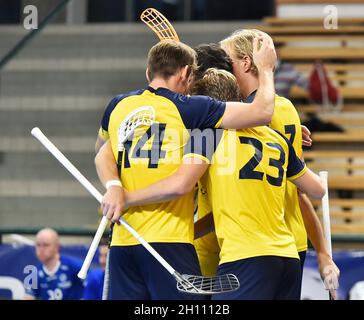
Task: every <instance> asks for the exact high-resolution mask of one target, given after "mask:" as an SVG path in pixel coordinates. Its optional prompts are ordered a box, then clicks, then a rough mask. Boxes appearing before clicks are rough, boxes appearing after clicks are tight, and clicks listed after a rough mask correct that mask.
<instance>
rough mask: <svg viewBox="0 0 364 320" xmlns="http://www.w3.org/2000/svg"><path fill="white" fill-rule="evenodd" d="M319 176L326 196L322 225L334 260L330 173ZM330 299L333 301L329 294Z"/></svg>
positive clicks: (324, 172)
mask: <svg viewBox="0 0 364 320" xmlns="http://www.w3.org/2000/svg"><path fill="white" fill-rule="evenodd" d="M319 176H320V178H321V179H322V182H323V184H324V188H325V195H324V196H323V197H322V200H321V202H322V223H323V227H324V236H325V240H326V246H327V249H328V250H329V254H330V257H331V258H332V244H331V221H330V204H329V188H328V172H327V171H320V172H319ZM329 299H330V300H333V297H332V296H331V293H330V292H329Z"/></svg>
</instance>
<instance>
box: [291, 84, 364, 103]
mask: <svg viewBox="0 0 364 320" xmlns="http://www.w3.org/2000/svg"><path fill="white" fill-rule="evenodd" d="M338 87H339V90H340V93H341V95H342V96H343V98H344V100H345V99H364V89H363V87H359V86H358V87H347V86H345V85H340V86H338ZM290 97H291V98H292V99H302V98H305V99H308V97H309V96H308V93H307V91H306V90H304V89H302V88H300V87H297V86H294V87H292V90H291V92H290Z"/></svg>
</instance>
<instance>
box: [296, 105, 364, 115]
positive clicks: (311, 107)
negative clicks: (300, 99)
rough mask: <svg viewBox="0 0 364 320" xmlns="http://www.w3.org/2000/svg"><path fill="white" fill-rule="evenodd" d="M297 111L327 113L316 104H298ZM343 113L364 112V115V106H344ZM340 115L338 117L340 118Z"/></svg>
mask: <svg viewBox="0 0 364 320" xmlns="http://www.w3.org/2000/svg"><path fill="white" fill-rule="evenodd" d="M295 107H296V109H297V110H298V112H300V113H316V112H320V113H322V112H325V109H324V107H323V106H321V105H316V104H297V105H295ZM341 112H363V114H364V104H360V103H359V104H344V106H343V107H342V108H341V110H340V113H341ZM340 113H339V114H338V116H340Z"/></svg>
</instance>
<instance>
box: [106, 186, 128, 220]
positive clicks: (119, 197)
mask: <svg viewBox="0 0 364 320" xmlns="http://www.w3.org/2000/svg"><path fill="white" fill-rule="evenodd" d="M124 207H125V199H124V189H123V188H122V187H119V186H111V187H110V188H109V189H107V191H106V193H105V195H104V197H103V199H102V202H101V210H102V214H103V215H104V216H105V217H106V218H107V219H108V220H111V221H112V222H115V223H117V224H120V222H119V219H120V217H121V216H122V212H123V210H124Z"/></svg>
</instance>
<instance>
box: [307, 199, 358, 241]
mask: <svg viewBox="0 0 364 320" xmlns="http://www.w3.org/2000/svg"><path fill="white" fill-rule="evenodd" d="M312 204H313V205H314V207H315V208H316V212H317V214H318V216H319V217H320V218H321V219H322V208H321V201H319V200H313V201H312ZM329 204H330V217H331V219H330V220H331V232H332V234H336V235H337V234H360V233H363V232H364V200H362V199H339V198H331V199H329Z"/></svg>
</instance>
